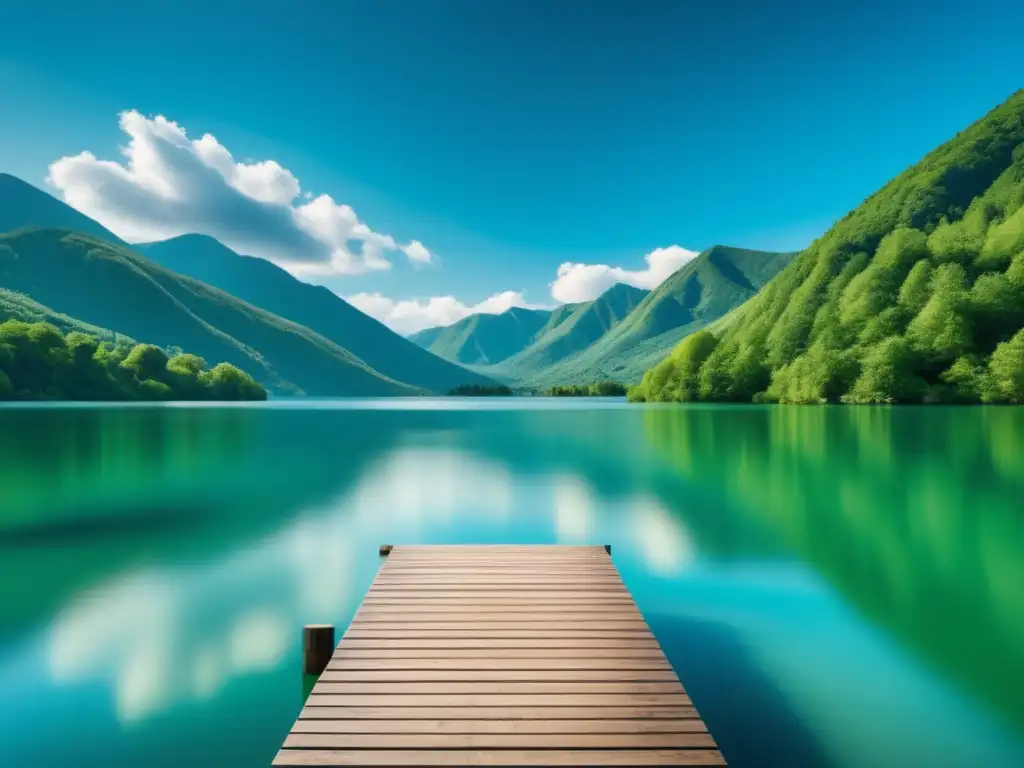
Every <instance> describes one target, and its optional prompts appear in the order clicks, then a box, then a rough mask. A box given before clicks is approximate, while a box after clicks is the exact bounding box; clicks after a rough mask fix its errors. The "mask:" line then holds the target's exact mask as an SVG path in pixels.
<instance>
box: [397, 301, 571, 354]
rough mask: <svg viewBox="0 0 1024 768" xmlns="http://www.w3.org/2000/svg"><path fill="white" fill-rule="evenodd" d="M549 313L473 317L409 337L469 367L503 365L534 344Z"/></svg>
mask: <svg viewBox="0 0 1024 768" xmlns="http://www.w3.org/2000/svg"><path fill="white" fill-rule="evenodd" d="M550 314H551V313H550V312H549V311H548V310H543V309H523V308H521V307H512V308H511V309H509V310H506V311H505V312H502V313H501V314H500V315H488V314H479V315H470V316H469V317H464V318H463V319H462V320H459V322H457V323H454V324H453V325H449V326H446V327H441V328H427V329H426V330H423V331H420V332H419V333H415V334H413V335H412V336H410V337H409V341H412V342H414V343H416V344H418V345H419V346H421V347H423V348H424V349H427V350H429V351H430V352H432V353H434V354H435V355H439V356H440V357H443V358H445V359H446V360H453V361H455V362H459V363H466V364H468V365H488V364H492V365H493V364H495V363H499V362H501V361H502V360H504V359H506V358H508V357H511V356H512V355H514V354H516V353H517V352H521V351H522V350H524V349H526V347H528V346H529V345H530V344H532V343H533V342H534V341H535V340H536V338H537V334H538V332H539V331H540V330H541V329H542V328H544V326H545V323H547V321H548V317H549V316H550Z"/></svg>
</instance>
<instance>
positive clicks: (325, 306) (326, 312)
mask: <svg viewBox="0 0 1024 768" xmlns="http://www.w3.org/2000/svg"><path fill="white" fill-rule="evenodd" d="M136 248H137V249H138V250H139V251H140V252H141V253H144V254H145V255H146V256H147V257H149V258H151V259H153V260H154V261H156V262H157V263H159V264H162V265H163V266H165V267H167V268H168V269H171V270H173V271H175V272H178V273H180V274H183V275H188V276H189V277H193V278H195V279H196V280H201V281H203V282H204V283H207V284H209V285H213V286H216V287H217V288H220V289H221V290H223V291H227V292H228V293H230V294H232V295H233V296H237V297H238V298H240V299H242V300H243V301H246V302H249V303H250V304H254V305H256V306H258V307H261V308H263V309H265V310H267V311H269V312H273V313H274V314H276V315H279V316H280V317H283V318H287V319H288V320H291V321H292V322H295V323H298V324H300V325H303V326H306V327H307V328H310V329H312V330H313V331H315V332H316V333H318V334H320V335H321V336H323V337H325V338H327V339H329V340H331V341H332V342H334V343H335V344H337V345H339V346H341V347H343V348H345V349H347V350H348V351H349V352H351V353H352V354H353V355H355V356H356V357H358V358H359V359H360V360H362V361H363V362H365V363H366V364H367V365H368V366H370V367H371V368H373V369H374V370H376V371H378V372H380V373H381V374H383V375H384V376H387V377H389V378H391V379H394V380H396V381H402V382H405V383H407V384H410V385H411V386H415V387H418V388H421V389H424V390H429V391H432V392H440V393H443V392H447V391H448V390H450V389H453V388H455V387H456V386H458V385H460V384H483V385H486V384H490V383H492V382H490V380H489V379H487V378H485V377H484V376H481V375H480V374H478V373H474V372H471V371H467V370H466V369H464V368H461V367H459V366H457V365H454V364H453V363H451V362H449V361H447V360H442V359H441V358H439V357H437V356H436V355H433V354H431V353H430V352H428V351H426V350H424V349H422V348H421V347H419V346H417V345H416V344H414V343H413V342H411V341H409V340H408V339H405V338H403V337H401V336H399V335H398V334H397V333H395V332H394V331H392V330H391V329H390V328H388V327H386V326H385V325H383V324H382V323H380V322H378V321H377V320H374V319H373V318H372V317H369V316H368V315H364V314H363V313H362V312H360V311H359V310H357V309H356V308H355V307H353V306H352V305H350V304H348V303H347V302H346V301H345V300H344V299H342V298H340V297H339V296H338V295H337V294H335V293H333V292H331V291H330V290H328V289H327V288H325V287H323V286H314V285H309V284H308V283H304V282H302V281H301V280H298V279H296V278H295V277H293V276H292V275H291V274H289V273H288V272H286V271H285V270H283V269H281V268H280V267H278V266H276V265H275V264H272V263H271V262H269V261H267V260H265V259H259V258H255V257H252V256H242V255H240V254H238V253H236V252H235V251H233V250H231V249H230V248H228V247H227V246H225V245H223V244H221V243H220V242H218V241H217V240H214V239H213V238H211V237H205V236H203V235H184V236H182V237H176V238H173V239H171V240H164V241H162V242H157V243H148V244H146V245H140V246H136Z"/></svg>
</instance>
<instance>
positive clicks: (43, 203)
mask: <svg viewBox="0 0 1024 768" xmlns="http://www.w3.org/2000/svg"><path fill="white" fill-rule="evenodd" d="M23 227H37V228H42V229H69V230H73V231H75V232H84V233H85V234H87V235H92V236H94V237H98V238H99V239H101V240H106V241H107V242H110V243H116V244H118V245H126V243H125V242H124V241H123V240H122V239H121V238H119V237H118V236H117V235H115V234H114V233H113V232H111V231H110V230H109V229H107V228H106V227H104V226H103V225H102V224H100V223H99V222H97V221H94V220H93V219H90V218H89V217H88V216H86V215H85V214H84V213H79V212H78V211H76V210H75V209H74V208H72V207H71V206H70V205H68V204H67V203H63V202H61V201H60V200H58V199H57V198H55V197H53V196H52V195H49V194H47V193H46V192H44V191H43V190H41V189H37V188H36V187H33V186H32V185H31V184H29V183H28V182H25V181H22V180H21V179H19V178H18V177H17V176H11V175H10V174H8V173H0V232H10V231H11V230H12V229H21V228H23Z"/></svg>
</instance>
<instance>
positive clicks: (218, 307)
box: [0, 229, 421, 396]
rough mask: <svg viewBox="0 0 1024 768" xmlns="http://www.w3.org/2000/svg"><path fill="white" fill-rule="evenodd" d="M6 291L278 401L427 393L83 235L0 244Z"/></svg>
mask: <svg viewBox="0 0 1024 768" xmlns="http://www.w3.org/2000/svg"><path fill="white" fill-rule="evenodd" d="M0 285H2V286H4V287H5V288H7V289H9V290H11V291H14V292H17V293H20V294H23V295H25V296H28V297H29V298H31V299H32V300H33V301H34V302H36V303H37V304H39V305H42V306H43V307H53V308H55V309H56V310H59V311H60V312H62V313H66V314H67V315H68V316H70V317H72V318H76V319H78V320H80V321H81V322H83V323H88V324H90V325H95V326H98V327H100V328H107V329H111V330H112V331H116V332H118V333H123V334H125V335H127V336H130V337H133V338H136V339H140V340H142V341H145V342H146V343H149V344H156V345H158V346H162V347H178V348H181V349H185V350H188V351H189V352H191V353H194V354H197V355H200V356H201V357H204V358H205V359H206V360H208V361H211V362H213V361H217V362H220V361H224V362H228V363H231V364H233V365H236V366H237V367H239V368H241V369H242V370H244V371H247V372H248V373H250V374H251V375H252V376H253V377H254V378H255V379H256V380H257V381H259V382H260V383H262V384H264V385H265V386H266V387H267V388H268V389H271V390H272V391H274V392H276V393H278V394H295V395H300V394H307V395H321V396H342V395H399V394H420V393H421V390H418V389H417V388H414V387H411V386H409V385H407V384H403V383H399V382H397V381H394V380H392V379H390V378H388V377H386V376H384V375H383V374H381V373H379V372H378V371H375V370H373V369H372V368H370V367H369V366H367V365H366V363H365V362H363V361H362V360H360V359H359V358H357V357H356V356H354V355H353V354H352V353H351V352H349V351H348V350H346V349H343V348H342V347H340V346H338V345H337V344H335V343H334V342H332V341H330V340H328V339H326V338H324V337H323V336H320V335H319V334H317V333H315V332H314V331H312V330H310V329H309V328H305V327H303V326H301V325H297V324H296V323H293V322H290V321H288V320H285V319H283V318H281V317H278V316H276V315H273V314H271V313H269V312H267V311H265V310H263V309H260V308H258V307H255V306H252V305H250V304H247V303H245V302H243V301H241V300H239V299H237V298H235V297H234V296H231V295H229V294H227V293H224V292H223V291H221V290H218V289H216V288H213V287H211V286H208V285H205V284H204V283H201V282H199V281H198V280H194V279H192V278H189V277H184V276H182V275H178V274H175V273H174V272H171V271H170V270H168V269H165V268H164V267H161V266H159V265H158V264H155V263H154V262H152V261H150V260H149V259H147V258H145V257H143V256H141V255H139V254H138V253H135V252H134V251H132V250H130V249H129V248H126V247H124V246H120V245H116V244H113V243H110V242H107V241H106V240H100V239H98V238H96V237H93V236H90V235H86V234H82V233H80V232H69V231H67V230H61V229H27V230H16V231H14V232H11V233H8V234H6V235H0Z"/></svg>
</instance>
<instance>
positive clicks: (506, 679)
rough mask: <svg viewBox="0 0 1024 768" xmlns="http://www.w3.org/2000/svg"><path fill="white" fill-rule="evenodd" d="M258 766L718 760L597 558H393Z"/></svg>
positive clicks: (471, 549) (443, 549)
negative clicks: (269, 762) (269, 758)
mask: <svg viewBox="0 0 1024 768" xmlns="http://www.w3.org/2000/svg"><path fill="white" fill-rule="evenodd" d="M273 764H274V765H275V766H283V765H290V766H294V765H300V766H302V765H305V766H411V765H417V766H465V765H501V766H647V765H662V766H664V765H678V766H691V765H725V761H724V759H723V758H722V755H721V753H720V752H719V750H718V748H717V746H716V744H715V741H714V740H713V739H712V737H711V735H710V734H709V733H708V730H707V728H706V726H705V725H704V723H703V722H702V721H701V719H700V716H699V715H698V714H697V712H696V710H695V709H694V707H693V704H692V703H691V701H690V698H689V697H688V696H687V695H686V692H685V691H684V690H683V686H682V685H681V684H680V682H679V679H678V678H677V677H676V674H675V672H674V671H673V670H672V667H671V665H670V664H669V663H668V660H667V659H666V658H665V655H664V654H663V653H662V651H661V648H660V646H659V645H658V642H657V640H655V638H654V636H653V635H652V634H651V631H650V629H649V628H648V626H647V623H646V622H645V621H644V619H643V616H641V615H640V612H639V611H638V610H637V607H636V605H635V604H634V602H633V598H632V597H631V596H630V594H629V591H628V590H627V589H626V588H625V586H624V585H623V583H622V580H621V578H620V577H619V573H618V571H617V570H616V568H615V566H614V565H613V564H612V560H611V556H610V554H609V553H608V552H607V551H606V550H605V548H604V547H582V546H520V547H516V546H396V547H394V549H393V550H392V551H391V553H390V555H389V556H388V558H387V560H386V562H385V563H384V565H383V566H382V567H381V569H380V572H379V573H378V574H377V577H376V579H375V580H374V582H373V584H372V586H371V587H370V590H369V592H368V593H367V594H366V597H365V598H364V600H363V603H362V605H361V606H360V608H359V610H358V612H357V613H356V615H355V618H354V619H353V621H352V623H351V625H349V627H348V629H347V631H346V632H345V634H344V636H343V637H342V639H341V642H340V643H339V644H338V646H337V649H336V650H335V652H334V655H333V656H332V657H331V661H330V663H329V664H328V667H327V669H326V671H325V672H324V673H323V674H322V675H321V676H320V678H319V680H318V681H317V683H316V685H315V687H314V688H313V690H312V693H311V694H310V696H309V698H308V699H307V701H306V705H305V707H304V708H303V709H302V712H301V713H300V715H299V719H298V720H296V722H295V724H294V726H293V727H292V730H291V732H290V733H289V734H288V737H287V738H286V739H285V742H284V746H283V747H282V749H281V750H280V751H279V752H278V754H277V757H276V758H275V760H274V763H273Z"/></svg>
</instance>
